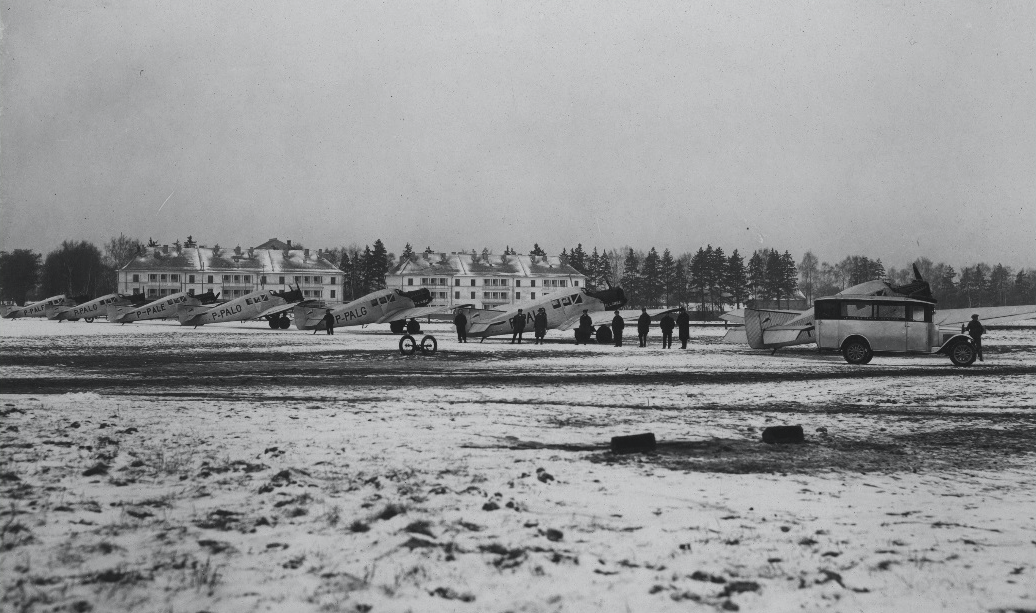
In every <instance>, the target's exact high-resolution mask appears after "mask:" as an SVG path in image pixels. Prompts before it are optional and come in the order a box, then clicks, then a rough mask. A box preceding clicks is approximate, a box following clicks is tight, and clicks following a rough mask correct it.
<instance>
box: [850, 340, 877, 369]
mask: <svg viewBox="0 0 1036 613" xmlns="http://www.w3.org/2000/svg"><path fill="white" fill-rule="evenodd" d="M842 356H843V357H844V358H845V361H846V362H849V363H850V364H866V363H867V362H870V361H871V358H872V357H874V353H873V352H872V351H871V348H870V346H869V345H868V344H867V342H866V341H863V340H859V339H854V340H851V341H849V342H847V343H846V344H845V346H843V347H842Z"/></svg>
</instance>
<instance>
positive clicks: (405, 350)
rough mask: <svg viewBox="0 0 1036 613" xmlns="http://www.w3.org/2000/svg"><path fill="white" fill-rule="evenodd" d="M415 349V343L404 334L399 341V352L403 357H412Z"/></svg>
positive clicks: (412, 338) (410, 337)
mask: <svg viewBox="0 0 1036 613" xmlns="http://www.w3.org/2000/svg"><path fill="white" fill-rule="evenodd" d="M416 349H417V341H415V340H414V337H412V336H410V335H409V334H404V335H403V338H401V339H399V352H400V353H402V354H403V355H413V354H414V351H415V350H416Z"/></svg>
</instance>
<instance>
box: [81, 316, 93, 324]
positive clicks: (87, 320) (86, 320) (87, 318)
mask: <svg viewBox="0 0 1036 613" xmlns="http://www.w3.org/2000/svg"><path fill="white" fill-rule="evenodd" d="M83 321H85V322H86V323H88V324H92V323H93V322H94V318H93V317H84V318H83Z"/></svg>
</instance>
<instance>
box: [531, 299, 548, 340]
mask: <svg viewBox="0 0 1036 613" xmlns="http://www.w3.org/2000/svg"><path fill="white" fill-rule="evenodd" d="M532 328H533V332H535V336H536V340H535V343H536V344H537V345H542V344H543V337H544V336H547V310H546V309H544V308H543V307H540V310H539V311H538V312H537V313H536V316H535V317H533V318H532Z"/></svg>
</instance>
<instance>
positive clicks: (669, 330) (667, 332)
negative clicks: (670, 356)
mask: <svg viewBox="0 0 1036 613" xmlns="http://www.w3.org/2000/svg"><path fill="white" fill-rule="evenodd" d="M658 327H659V328H662V349H672V348H673V328H675V327H676V321H675V320H674V319H673V316H672V315H670V314H669V313H666V314H665V315H664V316H662V321H660V322H658Z"/></svg>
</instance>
